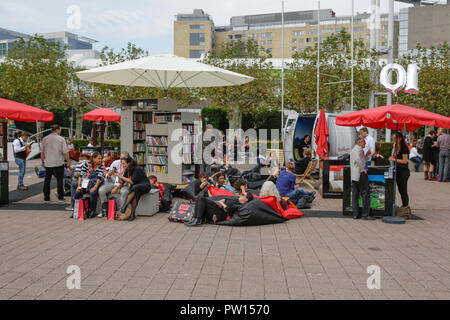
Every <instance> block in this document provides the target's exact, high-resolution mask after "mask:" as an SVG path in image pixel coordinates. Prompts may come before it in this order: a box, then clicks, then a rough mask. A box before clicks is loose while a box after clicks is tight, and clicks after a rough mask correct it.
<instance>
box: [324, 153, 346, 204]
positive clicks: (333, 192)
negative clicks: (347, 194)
mask: <svg viewBox="0 0 450 320" xmlns="http://www.w3.org/2000/svg"><path fill="white" fill-rule="evenodd" d="M349 164H350V161H349V160H323V161H322V162H321V165H320V176H321V178H322V179H321V180H322V181H321V182H322V184H321V188H320V192H321V194H322V198H334V199H342V197H343V196H344V172H343V170H344V167H345V166H348V165H349Z"/></svg>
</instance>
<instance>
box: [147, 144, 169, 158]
mask: <svg viewBox="0 0 450 320" xmlns="http://www.w3.org/2000/svg"><path fill="white" fill-rule="evenodd" d="M147 151H148V153H149V154H151V155H157V156H167V147H154V146H148V148H147Z"/></svg>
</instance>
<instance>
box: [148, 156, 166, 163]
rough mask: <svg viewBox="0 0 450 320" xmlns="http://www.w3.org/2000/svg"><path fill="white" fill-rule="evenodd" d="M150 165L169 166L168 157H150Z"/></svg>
mask: <svg viewBox="0 0 450 320" xmlns="http://www.w3.org/2000/svg"><path fill="white" fill-rule="evenodd" d="M147 163H148V164H162V165H167V157H166V156H155V155H150V156H148V157H147Z"/></svg>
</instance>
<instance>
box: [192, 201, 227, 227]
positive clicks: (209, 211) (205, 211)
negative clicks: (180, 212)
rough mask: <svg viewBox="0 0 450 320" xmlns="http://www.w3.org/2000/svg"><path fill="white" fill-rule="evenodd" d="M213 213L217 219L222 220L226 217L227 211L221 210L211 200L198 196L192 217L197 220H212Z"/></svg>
mask: <svg viewBox="0 0 450 320" xmlns="http://www.w3.org/2000/svg"><path fill="white" fill-rule="evenodd" d="M214 215H215V216H216V219H217V221H223V220H226V218H227V213H226V212H225V211H223V210H222V209H221V208H219V206H218V205H217V204H215V203H214V201H213V200H211V199H208V198H204V197H199V198H198V199H197V202H196V203H195V211H194V218H197V219H199V220H203V219H206V221H209V222H211V221H213V217H214Z"/></svg>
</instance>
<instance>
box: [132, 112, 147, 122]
mask: <svg viewBox="0 0 450 320" xmlns="http://www.w3.org/2000/svg"><path fill="white" fill-rule="evenodd" d="M150 114H151V113H150V112H135V113H134V114H133V120H134V121H135V122H148V121H149V120H150V119H151V118H150Z"/></svg>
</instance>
